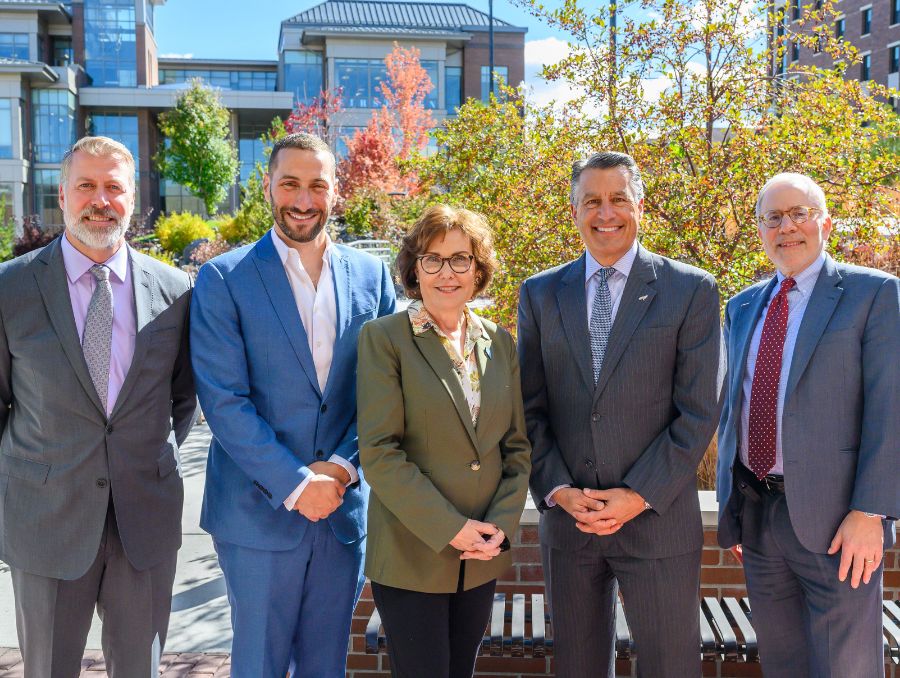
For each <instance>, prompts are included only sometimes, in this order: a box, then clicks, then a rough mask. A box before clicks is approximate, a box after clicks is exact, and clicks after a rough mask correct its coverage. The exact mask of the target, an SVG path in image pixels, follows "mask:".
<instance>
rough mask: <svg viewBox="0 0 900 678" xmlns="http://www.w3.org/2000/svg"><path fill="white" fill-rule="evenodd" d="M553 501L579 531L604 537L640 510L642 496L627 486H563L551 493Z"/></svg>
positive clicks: (641, 510) (614, 531)
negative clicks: (597, 488) (594, 487)
mask: <svg viewBox="0 0 900 678" xmlns="http://www.w3.org/2000/svg"><path fill="white" fill-rule="evenodd" d="M552 499H553V501H555V502H556V503H557V504H559V505H560V506H561V507H562V509H563V510H564V511H565V512H566V513H568V514H569V515H570V516H572V517H573V518H574V519H575V527H577V528H578V529H579V530H581V531H582V532H586V533H589V534H596V535H599V536H605V535H609V534H614V533H616V532H618V531H619V530H620V529H621V527H622V525H624V524H625V523H627V522H628V521H629V520H631V519H632V518H634V517H635V516H638V515H640V514H641V513H642V512H643V511H644V498H643V497H641V495H639V494H638V493H637V492H635V491H634V490H632V489H630V488H627V487H615V488H612V489H609V490H594V489H590V488H585V489H583V490H579V489H576V488H574V487H565V488H563V489H561V490H557V491H556V492H554V494H553V497H552Z"/></svg>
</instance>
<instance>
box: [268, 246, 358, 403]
mask: <svg viewBox="0 0 900 678" xmlns="http://www.w3.org/2000/svg"><path fill="white" fill-rule="evenodd" d="M273 237H278V236H275V235H273V234H272V232H271V231H270V232H268V233H266V235H264V236H263V237H262V238H261V239H260V240H259V242H257V243H256V246H255V247H254V248H253V253H254V257H253V260H254V262H255V264H256V268H257V270H258V271H259V277H260V279H261V280H262V284H263V287H264V288H265V290H266V293H267V294H268V296H269V301H270V302H271V303H272V307H273V308H274V309H275V314H276V315H277V316H278V320H279V321H280V322H281V326H282V327H283V328H284V332H285V334H286V335H287V337H288V341H290V343H291V347H292V348H293V349H294V354H295V355H296V356H297V361H298V362H299V363H300V366H301V367H302V368H303V371H304V372H305V373H306V378H307V379H309V383H310V385H311V386H312V387H313V389H315V391H316V393H319V394H320V395H321V393H320V391H319V379H318V377H317V376H316V366H315V364H314V363H313V358H312V353H311V352H310V350H309V339H308V337H307V334H306V330H305V329H304V328H303V320H302V319H301V318H300V312H299V311H298V310H297V302H296V300H295V299H294V293H293V292H292V291H291V284H290V282H288V278H287V273H285V270H284V265H283V264H282V263H281V258H280V257H279V256H278V252H277V251H276V250H275V245H274V244H273V243H272V238H273ZM338 307H340V305H339V306H338Z"/></svg>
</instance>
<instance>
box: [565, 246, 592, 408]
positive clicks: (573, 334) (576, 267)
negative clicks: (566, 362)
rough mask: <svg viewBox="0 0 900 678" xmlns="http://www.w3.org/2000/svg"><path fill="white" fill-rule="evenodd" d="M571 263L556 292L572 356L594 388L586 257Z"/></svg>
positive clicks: (584, 379) (588, 383)
mask: <svg viewBox="0 0 900 678" xmlns="http://www.w3.org/2000/svg"><path fill="white" fill-rule="evenodd" d="M586 256H587V255H586V254H582V255H581V257H580V258H578V259H576V260H575V261H573V262H572V263H571V264H569V267H568V270H567V271H566V272H565V274H563V277H562V279H561V280H560V287H559V289H558V290H557V292H556V302H557V304H559V315H560V317H561V318H562V326H563V331H564V332H565V333H566V338H567V339H568V340H569V348H570V349H571V352H572V357H573V358H574V359H575V363H576V364H577V365H578V372H579V373H580V374H581V378H582V380H583V381H584V385H585V386H586V387H587V389H588V391H593V390H594V368H593V366H592V363H591V343H590V341H591V340H590V335H589V333H588V324H587V295H586V294H585V291H584V275H585V257H586Z"/></svg>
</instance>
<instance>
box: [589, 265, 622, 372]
mask: <svg viewBox="0 0 900 678" xmlns="http://www.w3.org/2000/svg"><path fill="white" fill-rule="evenodd" d="M615 270H616V269H614V268H600V269H598V270H597V272H596V273H595V274H594V275H596V276H597V278H598V280H597V293H596V294H595V295H594V303H593V304H592V305H591V323H590V327H589V329H590V334H591V359H592V362H593V365H594V383H595V384H596V383H597V379H598V378H599V377H600V368H601V367H602V366H603V356H604V355H605V354H606V344H607V342H608V341H609V331H610V330H611V329H612V296H611V295H610V293H609V285H607V284H606V281H607V280H609V276H611V275H612V274H613V273H614V272H615Z"/></svg>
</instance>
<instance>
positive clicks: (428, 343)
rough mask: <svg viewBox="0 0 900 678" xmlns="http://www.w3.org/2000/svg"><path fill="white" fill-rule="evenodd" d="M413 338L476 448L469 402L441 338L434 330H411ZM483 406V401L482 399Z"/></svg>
mask: <svg viewBox="0 0 900 678" xmlns="http://www.w3.org/2000/svg"><path fill="white" fill-rule="evenodd" d="M410 332H412V328H410ZM413 340H414V342H415V345H416V348H418V349H419V352H420V353H421V354H422V357H423V358H425V361H426V362H427V363H428V364H429V365H430V366H431V369H432V370H434V374H435V375H436V376H437V378H438V379H439V380H440V382H441V383H442V384H443V385H444V388H445V389H447V393H449V394H450V399H451V400H452V401H453V406H454V407H455V408H456V413H457V414H458V415H459V418H460V419H461V420H462V423H463V425H464V426H465V427H466V433H468V434H469V438H470V439H471V441H472V445H474V446H475V449H476V450H477V449H478V436H477V435H476V434H475V427H474V426H473V425H472V413H471V412H470V411H469V403H468V401H466V395H465V393H463V390H462V386H461V385H460V383H459V379H457V378H456V375H455V374H454V373H453V363H452V362H451V361H450V356H448V355H447V350H446V349H445V348H444V347H443V345H442V344H441V340H440V338H439V337H438V336H437V334H435V332H434V330H430V331H428V332H425V333H424V334H416V333H415V332H413ZM483 406H484V402H483V401H482V407H483Z"/></svg>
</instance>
